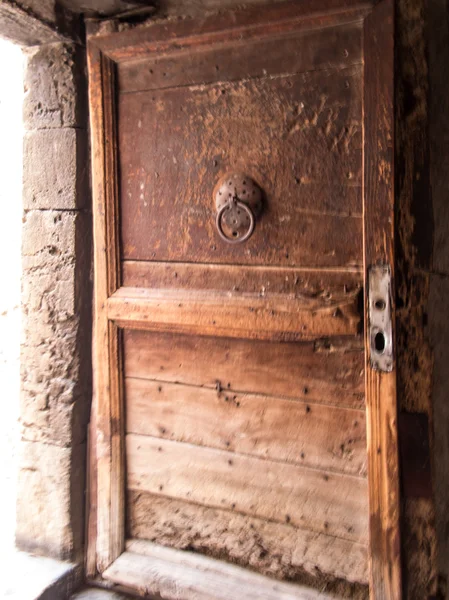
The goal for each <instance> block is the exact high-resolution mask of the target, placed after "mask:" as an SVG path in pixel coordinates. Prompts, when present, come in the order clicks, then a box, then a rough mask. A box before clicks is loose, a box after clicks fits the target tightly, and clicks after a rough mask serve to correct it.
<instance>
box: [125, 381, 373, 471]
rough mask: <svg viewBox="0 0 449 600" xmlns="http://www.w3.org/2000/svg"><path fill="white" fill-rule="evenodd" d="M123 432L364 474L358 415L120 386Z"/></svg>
mask: <svg viewBox="0 0 449 600" xmlns="http://www.w3.org/2000/svg"><path fill="white" fill-rule="evenodd" d="M125 387H126V407H127V413H126V431H127V433H137V434H140V435H150V436H152V437H160V438H163V439H171V440H176V441H178V442H188V443H190V444H195V445H197V446H205V447H211V448H219V449H221V450H227V451H229V452H237V453H240V454H249V455H252V456H259V457H263V458H272V459H275V460H282V461H285V462H289V463H293V464H302V465H305V466H310V467H316V468H321V469H327V470H331V471H338V472H342V473H348V474H352V475H365V474H366V436H365V414H364V411H359V410H352V409H346V408H344V409H342V408H336V407H332V406H323V405H319V404H314V405H311V404H308V403H306V402H300V401H292V400H287V399H283V398H277V397H273V396H269V397H265V396H258V395H255V394H241V393H238V392H237V393H230V392H229V391H226V390H223V391H217V390H211V389H204V388H201V387H197V386H186V385H180V384H170V383H160V382H157V381H149V380H142V379H135V378H127V379H126V386H125Z"/></svg>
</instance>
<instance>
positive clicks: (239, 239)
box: [216, 198, 256, 244]
mask: <svg viewBox="0 0 449 600" xmlns="http://www.w3.org/2000/svg"><path fill="white" fill-rule="evenodd" d="M234 207H236V208H239V209H241V210H243V211H245V212H246V214H247V215H248V217H249V226H248V231H246V232H245V234H244V235H242V236H241V237H236V238H230V237H228V236H227V235H226V234H225V233H224V231H223V224H222V220H223V215H224V214H225V212H226V211H227V210H232V209H233V208H234ZM216 223H217V229H218V233H219V235H220V237H221V239H222V240H224V241H225V242H227V243H228V244H241V243H242V242H246V240H247V239H248V238H250V237H251V235H252V233H253V231H254V226H255V224H256V219H255V217H254V213H253V211H252V210H251V209H250V207H249V206H248V205H247V204H245V203H244V202H240V200H237V199H236V198H233V199H232V200H231V201H230V202H227V203H226V204H224V205H223V206H222V207H221V208H220V210H219V211H218V213H217V221H216Z"/></svg>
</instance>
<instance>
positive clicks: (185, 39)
mask: <svg viewBox="0 0 449 600" xmlns="http://www.w3.org/2000/svg"><path fill="white" fill-rule="evenodd" d="M374 2H375V0H368V1H363V0H308V1H307V2H304V1H302V2H300V3H298V2H294V1H293V2H276V3H272V4H271V5H270V4H268V5H262V6H261V5H258V6H252V7H247V8H246V9H245V10H241V11H232V12H231V11H222V12H221V14H220V13H218V14H214V15H213V16H211V17H206V18H199V19H181V20H177V21H171V22H170V21H169V22H168V23H167V22H162V23H153V24H151V25H150V26H146V27H144V28H137V29H131V30H128V31H124V32H121V33H120V34H117V33H114V34H113V35H103V36H97V37H95V38H91V43H95V45H97V46H98V47H99V48H101V50H102V51H103V52H104V53H105V54H107V55H108V56H109V57H110V58H112V59H113V60H115V61H116V62H122V61H127V60H136V59H139V58H142V57H145V56H148V54H150V53H154V52H170V51H176V52H178V51H179V50H185V51H191V49H192V48H197V47H199V46H207V45H211V44H227V43H228V44H229V43H235V42H238V41H246V42H248V41H249V40H251V39H253V38H260V37H263V36H266V37H267V36H273V35H277V34H280V33H286V32H289V31H297V30H299V29H302V30H307V29H311V28H321V27H331V26H333V25H336V24H339V23H346V22H348V21H354V20H359V19H363V18H364V17H365V16H366V14H367V13H368V12H369V10H370V9H371V7H372V5H373V4H374ZM218 4H219V5H218ZM189 8H190V7H189ZM217 8H222V3H217Z"/></svg>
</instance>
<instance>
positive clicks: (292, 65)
mask: <svg viewBox="0 0 449 600" xmlns="http://www.w3.org/2000/svg"><path fill="white" fill-rule="evenodd" d="M361 47H362V24H361V22H360V21H355V22H353V23H344V24H342V25H338V26H336V27H331V28H328V29H325V30H323V29H313V30H311V31H307V30H306V31H302V32H299V33H298V32H293V33H291V34H290V35H285V34H284V35H282V36H276V35H274V36H272V37H269V38H268V39H262V40H261V39H256V40H247V39H245V40H240V41H235V42H233V43H232V44H231V45H229V44H220V47H219V48H207V49H197V48H195V49H193V50H192V52H189V53H187V54H186V53H170V54H169V55H163V54H162V55H160V56H158V57H156V58H147V59H145V60H133V61H127V62H124V63H120V64H119V65H118V69H117V76H118V86H119V88H120V90H121V91H122V92H140V91H144V90H157V89H163V88H168V87H179V86H186V85H188V86H191V85H205V84H211V83H216V82H229V81H234V80H239V79H248V78H263V77H267V76H272V75H278V74H279V73H280V72H281V73H283V74H285V75H293V74H295V73H304V72H308V71H315V70H318V69H328V68H339V69H344V68H347V67H350V66H352V65H354V64H360V63H361V55H362V48H361ZM280 68H281V69H282V71H280Z"/></svg>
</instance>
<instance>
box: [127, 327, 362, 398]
mask: <svg viewBox="0 0 449 600" xmlns="http://www.w3.org/2000/svg"><path fill="white" fill-rule="evenodd" d="M124 360H125V374H126V376H127V377H137V378H143V379H156V380H160V381H167V382H179V383H186V384H190V385H197V386H205V387H209V388H214V389H217V388H220V389H224V390H229V391H233V392H249V393H251V392H253V393H259V394H268V395H274V396H286V397H288V398H300V399H304V400H310V401H312V402H321V403H324V404H330V405H339V406H347V407H350V408H362V409H364V397H363V394H364V357H363V348H362V345H361V340H360V339H358V338H355V339H354V340H350V339H349V340H348V341H346V342H345V343H339V342H338V341H337V340H334V341H332V342H330V341H327V342H326V341H323V342H319V343H318V342H315V343H314V342H312V343H277V342H264V341H249V340H239V339H226V338H212V337H206V336H204V337H203V336H190V335H177V334H173V333H159V332H151V333H150V332H145V331H137V330H126V331H125V332H124Z"/></svg>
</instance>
